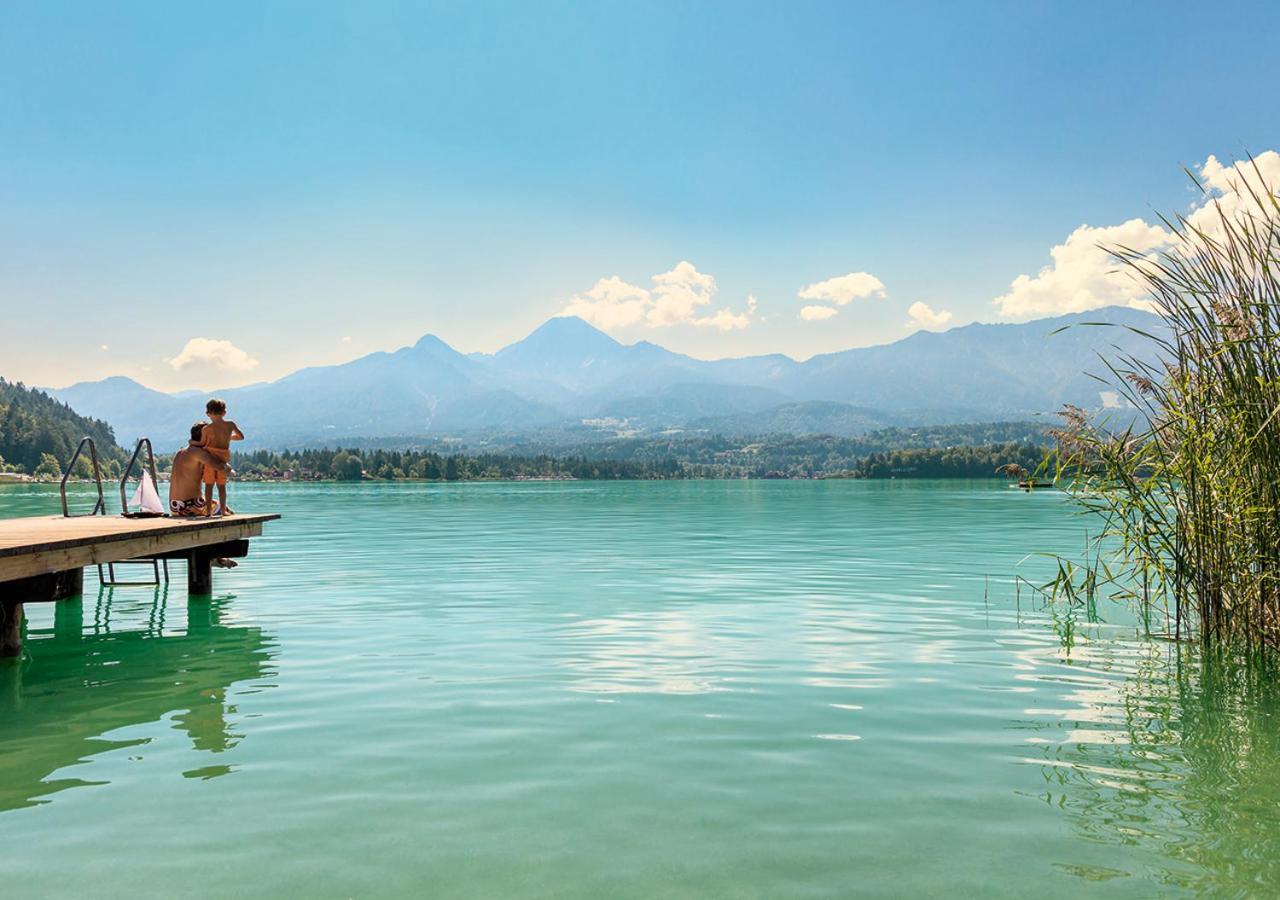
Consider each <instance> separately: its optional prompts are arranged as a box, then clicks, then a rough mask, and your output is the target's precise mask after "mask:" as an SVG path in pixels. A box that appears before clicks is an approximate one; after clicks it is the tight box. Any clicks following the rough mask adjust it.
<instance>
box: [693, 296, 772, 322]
mask: <svg viewBox="0 0 1280 900" xmlns="http://www.w3.org/2000/svg"><path fill="white" fill-rule="evenodd" d="M758 305H759V304H758V303H757V301H756V298H755V297H753V296H751V295H749V294H748V295H747V308H746V309H745V310H743V311H742V312H740V313H736V312H734V311H733V310H731V309H729V308H727V307H726V308H724V309H717V310H716V311H715V312H714V313H712V314H711V315H709V316H703V317H702V318H700V319H691V320H690V321H692V322H693V324H694V325H700V326H702V327H705V328H719V329H720V330H721V331H736V330H738V329H741V328H746V327H748V326H750V325H751V320H752V318H753V317H754V316H755V314H756V307H757V306H758Z"/></svg>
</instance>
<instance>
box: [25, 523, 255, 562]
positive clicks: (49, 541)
mask: <svg viewBox="0 0 1280 900" xmlns="http://www.w3.org/2000/svg"><path fill="white" fill-rule="evenodd" d="M278 518H280V517H279V516H278V515H275V514H266V515H233V516H223V517H221V518H210V519H181V518H172V519H171V518H159V519H126V518H124V517H123V516H79V517H75V518H64V517H62V516H34V517H28V518H22V519H0V559H4V558H6V557H11V556H21V555H25V554H29V553H32V552H36V551H42V550H58V549H63V548H67V547H74V546H77V545H80V544H86V543H93V544H101V543H110V542H113V541H126V540H132V539H135V538H139V537H143V536H147V535H156V534H182V533H194V532H200V531H209V530H217V529H220V528H225V527H227V526H230V525H238V524H245V523H258V524H261V523H263V522H270V521H273V520H275V519H278Z"/></svg>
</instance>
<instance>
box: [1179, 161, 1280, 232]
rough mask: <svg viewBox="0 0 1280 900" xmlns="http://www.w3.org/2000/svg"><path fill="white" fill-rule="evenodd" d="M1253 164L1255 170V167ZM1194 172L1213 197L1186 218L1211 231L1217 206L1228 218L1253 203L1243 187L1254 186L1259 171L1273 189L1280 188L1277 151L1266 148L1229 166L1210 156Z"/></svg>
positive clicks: (1214, 227)
mask: <svg viewBox="0 0 1280 900" xmlns="http://www.w3.org/2000/svg"><path fill="white" fill-rule="evenodd" d="M1255 164H1256V165H1257V171H1255V170H1254V165H1255ZM1197 174H1198V176H1199V178H1200V183H1201V184H1202V185H1203V186H1204V187H1205V188H1206V189H1207V190H1208V191H1209V193H1210V194H1211V195H1212V196H1211V198H1210V200H1209V202H1205V203H1200V204H1198V205H1197V208H1196V209H1195V210H1194V211H1193V212H1192V213H1191V214H1190V215H1188V216H1187V219H1188V221H1190V222H1191V224H1192V225H1194V226H1195V227H1196V228H1199V229H1201V230H1202V231H1207V232H1209V233H1210V234H1213V233H1216V232H1217V231H1218V229H1219V227H1220V225H1219V221H1220V219H1219V212H1218V210H1219V208H1220V209H1221V210H1222V212H1223V213H1225V214H1226V215H1227V216H1228V218H1231V217H1234V216H1235V215H1237V214H1239V213H1240V212H1241V211H1242V210H1247V209H1248V208H1249V207H1250V206H1252V204H1253V200H1252V198H1251V197H1250V196H1249V193H1248V190H1247V189H1246V186H1247V185H1249V184H1252V185H1254V187H1255V188H1256V187H1257V184H1258V175H1259V174H1261V176H1262V181H1263V183H1264V184H1266V185H1267V186H1268V187H1269V188H1271V190H1272V191H1276V190H1280V153H1276V151H1274V150H1268V151H1266V152H1265V153H1259V154H1258V155H1257V156H1255V157H1254V158H1253V162H1249V160H1247V159H1246V160H1244V161H1243V162H1238V163H1234V164H1232V165H1229V166H1224V165H1223V164H1222V163H1220V162H1218V158H1217V157H1216V156H1210V157H1209V158H1208V159H1206V160H1205V161H1204V165H1202V166H1201V167H1200V170H1199V172H1198V173H1197Z"/></svg>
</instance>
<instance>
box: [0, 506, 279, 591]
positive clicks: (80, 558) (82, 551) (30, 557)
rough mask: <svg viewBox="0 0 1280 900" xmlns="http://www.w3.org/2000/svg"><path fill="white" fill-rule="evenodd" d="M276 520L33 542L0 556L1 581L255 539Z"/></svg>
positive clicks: (229, 520) (237, 519)
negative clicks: (264, 524)
mask: <svg viewBox="0 0 1280 900" xmlns="http://www.w3.org/2000/svg"><path fill="white" fill-rule="evenodd" d="M97 518H103V519H105V518H107V517H105V516H99V517H97ZM277 518H279V516H228V517H226V518H225V519H208V520H202V522H201V525H200V526H199V527H197V528H155V527H151V528H146V529H140V530H139V531H135V532H132V533H130V532H116V533H115V534H113V535H112V536H111V537H110V539H109V540H108V539H104V540H99V541H91V540H89V539H88V538H87V537H84V536H82V537H80V538H78V539H76V540H64V541H44V542H41V543H39V544H36V543H32V544H30V545H28V548H27V549H26V552H24V553H21V554H15V553H10V554H8V555H3V554H0V581H16V580H17V579H19V578H29V577H31V576H32V575H42V574H44V573H46V572H60V571H62V570H64V569H78V568H83V567H85V566H92V565H97V564H99V563H109V562H118V561H119V560H122V559H133V558H134V557H137V556H153V555H158V554H162V553H170V552H173V551H175V550H191V549H194V548H196V547H205V546H208V545H210V544H222V543H226V542H228V541H236V540H243V539H246V538H253V537H258V536H259V535H261V534H262V523H263V522H267V521H271V520H272V519H277ZM8 521H21V520H8ZM70 521H75V520H70ZM124 521H129V520H124ZM144 521H161V520H155V519H153V520H144ZM45 534H47V532H45ZM41 548H44V549H41Z"/></svg>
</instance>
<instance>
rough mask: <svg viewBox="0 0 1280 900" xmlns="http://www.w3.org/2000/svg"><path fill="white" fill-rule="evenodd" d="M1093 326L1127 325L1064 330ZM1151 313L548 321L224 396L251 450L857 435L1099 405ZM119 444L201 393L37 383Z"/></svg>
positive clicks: (192, 412)
mask: <svg viewBox="0 0 1280 900" xmlns="http://www.w3.org/2000/svg"><path fill="white" fill-rule="evenodd" d="M1085 323H1103V324H1107V325H1112V326H1120V327H1108V328H1103V327H1096V328H1095V327H1071V326H1083V325H1085ZM1157 323H1158V320H1157V319H1156V318H1155V317H1154V316H1152V315H1150V314H1148V313H1145V312H1141V311H1139V310H1133V309H1124V308H1120V307H1109V308H1107V309H1102V310H1094V311H1092V312H1089V313H1080V314H1073V315H1068V316H1062V317H1057V318H1052V319H1040V320H1036V321H1032V322H1027V323H1020V324H996V325H990V324H973V325H965V326H962V327H958V328H953V329H950V330H949V331H945V332H926V331H920V332H916V333H914V334H912V335H910V336H909V337H906V338H903V339H902V340H900V341H896V342H894V343H891V344H885V345H880V346H874V347H862V348H856V349H852V350H845V351H842V352H839V353H827V354H822V355H819V356H815V357H812V358H811V359H808V360H805V361H804V362H799V361H796V360H794V359H791V358H790V357H787V356H783V355H781V354H771V355H765V356H751V357H744V358H738V359H719V360H701V359H695V358H693V357H691V356H685V355H683V354H680V353H675V352H672V351H670V350H666V349H664V348H663V347H660V346H658V345H657V344H653V343H649V342H648V341H640V342H639V343H635V344H622V343H619V342H618V341H616V340H614V339H613V338H611V337H609V336H608V335H607V334H605V333H604V332H602V331H599V330H598V329H596V328H593V327H592V326H591V325H589V324H587V323H586V322H584V321H583V320H582V319H578V318H573V317H558V318H554V319H551V320H549V321H547V322H546V323H544V324H543V325H542V326H540V327H539V328H537V329H536V330H535V331H534V332H533V333H531V334H530V335H529V336H528V337H526V338H524V339H523V340H521V341H518V342H516V343H514V344H511V345H510V346H507V347H504V348H503V349H501V350H499V351H498V352H496V353H493V354H480V353H472V354H464V353H460V352H458V351H457V350H454V349H453V348H452V347H450V346H449V345H448V344H446V343H445V342H444V341H442V340H441V339H440V338H438V337H436V336H435V335H430V334H429V335H426V336H424V337H423V338H421V339H420V340H419V341H418V342H417V343H415V344H413V345H412V346H409V347H403V348H401V349H399V350H396V351H394V352H378V353H372V354H369V355H367V356H363V357H360V358H358V359H355V360H352V361H351V362H347V363H343V364H340V365H332V366H321V367H314V368H306V369H301V370H299V371H297V372H294V373H292V374H290V375H287V376H285V377H283V378H280V379H278V380H276V381H271V382H264V383H260V384H254V385H248V386H245V387H240V388H232V389H227V390H223V391H220V392H218V393H219V396H221V397H222V398H223V399H225V400H226V401H227V404H228V407H229V409H230V416H231V418H233V419H235V420H236V421H237V422H239V423H240V424H241V425H243V426H244V429H245V431H246V432H247V433H248V434H249V437H250V440H249V441H248V442H246V447H275V448H279V447H284V446H302V445H315V444H322V443H324V444H329V445H336V444H340V443H342V442H343V441H351V440H360V441H362V442H367V441H368V440H370V439H377V438H399V439H403V440H415V439H417V440H422V439H429V438H440V437H449V436H465V435H468V434H479V433H485V432H490V433H492V432H502V433H506V434H513V433H520V432H533V431H546V430H556V429H562V430H565V431H566V433H570V432H571V433H572V434H573V436H574V440H578V441H580V440H581V439H582V437H583V432H584V430H585V431H587V432H592V433H595V434H598V435H599V436H601V437H609V436H612V435H616V434H645V433H656V432H670V431H672V430H683V431H694V432H718V433H722V434H762V433H767V432H784V431H785V432H790V433H795V434H802V433H817V432H822V433H830V434H838V435H856V434H861V433H862V432H864V431H866V430H868V429H871V428H877V427H882V426H886V425H925V424H947V423H955V422H981V421H993V420H997V419H1003V420H1010V419H1019V418H1025V417H1028V416H1034V415H1039V414H1044V413H1051V412H1053V411H1055V410H1056V409H1058V408H1060V407H1061V406H1062V404H1063V403H1073V404H1075V405H1077V406H1081V407H1083V408H1085V409H1093V408H1098V407H1100V406H1103V405H1105V401H1106V399H1107V396H1106V394H1105V393H1104V392H1105V385H1101V384H1099V383H1098V381H1097V380H1095V379H1094V378H1092V377H1090V376H1089V375H1088V374H1087V372H1089V371H1093V372H1098V371H1102V370H1103V366H1102V364H1101V363H1100V362H1099V361H1098V359H1097V354H1098V353H1099V352H1103V353H1108V354H1112V355H1114V353H1115V352H1116V351H1120V352H1131V353H1138V354H1149V353H1153V348H1152V347H1151V346H1150V345H1151V342H1150V340H1149V339H1148V338H1145V337H1143V336H1142V335H1140V334H1139V333H1137V332H1138V331H1151V330H1153V329H1155V328H1157V327H1158V324H1157ZM46 390H48V392H49V393H50V394H52V395H53V396H55V397H57V398H58V399H60V400H63V401H64V402H66V403H68V404H69V405H71V406H72V407H73V408H74V409H76V410H77V411H78V412H80V413H81V414H84V415H89V416H93V417H94V418H98V419H103V420H105V421H106V422H108V423H110V424H111V426H112V427H113V428H114V429H115V432H116V434H117V435H119V436H120V437H121V439H122V440H124V441H126V442H129V443H131V442H132V438H133V436H135V435H144V434H145V435H149V436H151V437H152V438H154V439H156V440H157V441H158V446H167V445H168V444H169V443H172V442H173V441H177V440H181V439H182V437H183V436H184V435H185V434H186V431H187V428H188V427H189V425H190V424H191V423H192V422H193V421H195V420H196V419H198V418H199V417H200V414H201V412H202V404H201V403H200V402H199V398H200V395H193V392H190V391H184V392H182V394H181V395H175V394H165V393H161V392H159V391H155V390H152V389H150V388H147V387H144V386H143V385H141V384H138V383H137V382H135V381H132V380H130V379H128V378H124V377H119V376H117V377H112V378H106V379H104V380H102V381H95V382H82V383H79V384H75V385H72V386H70V387H67V388H62V389H46Z"/></svg>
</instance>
